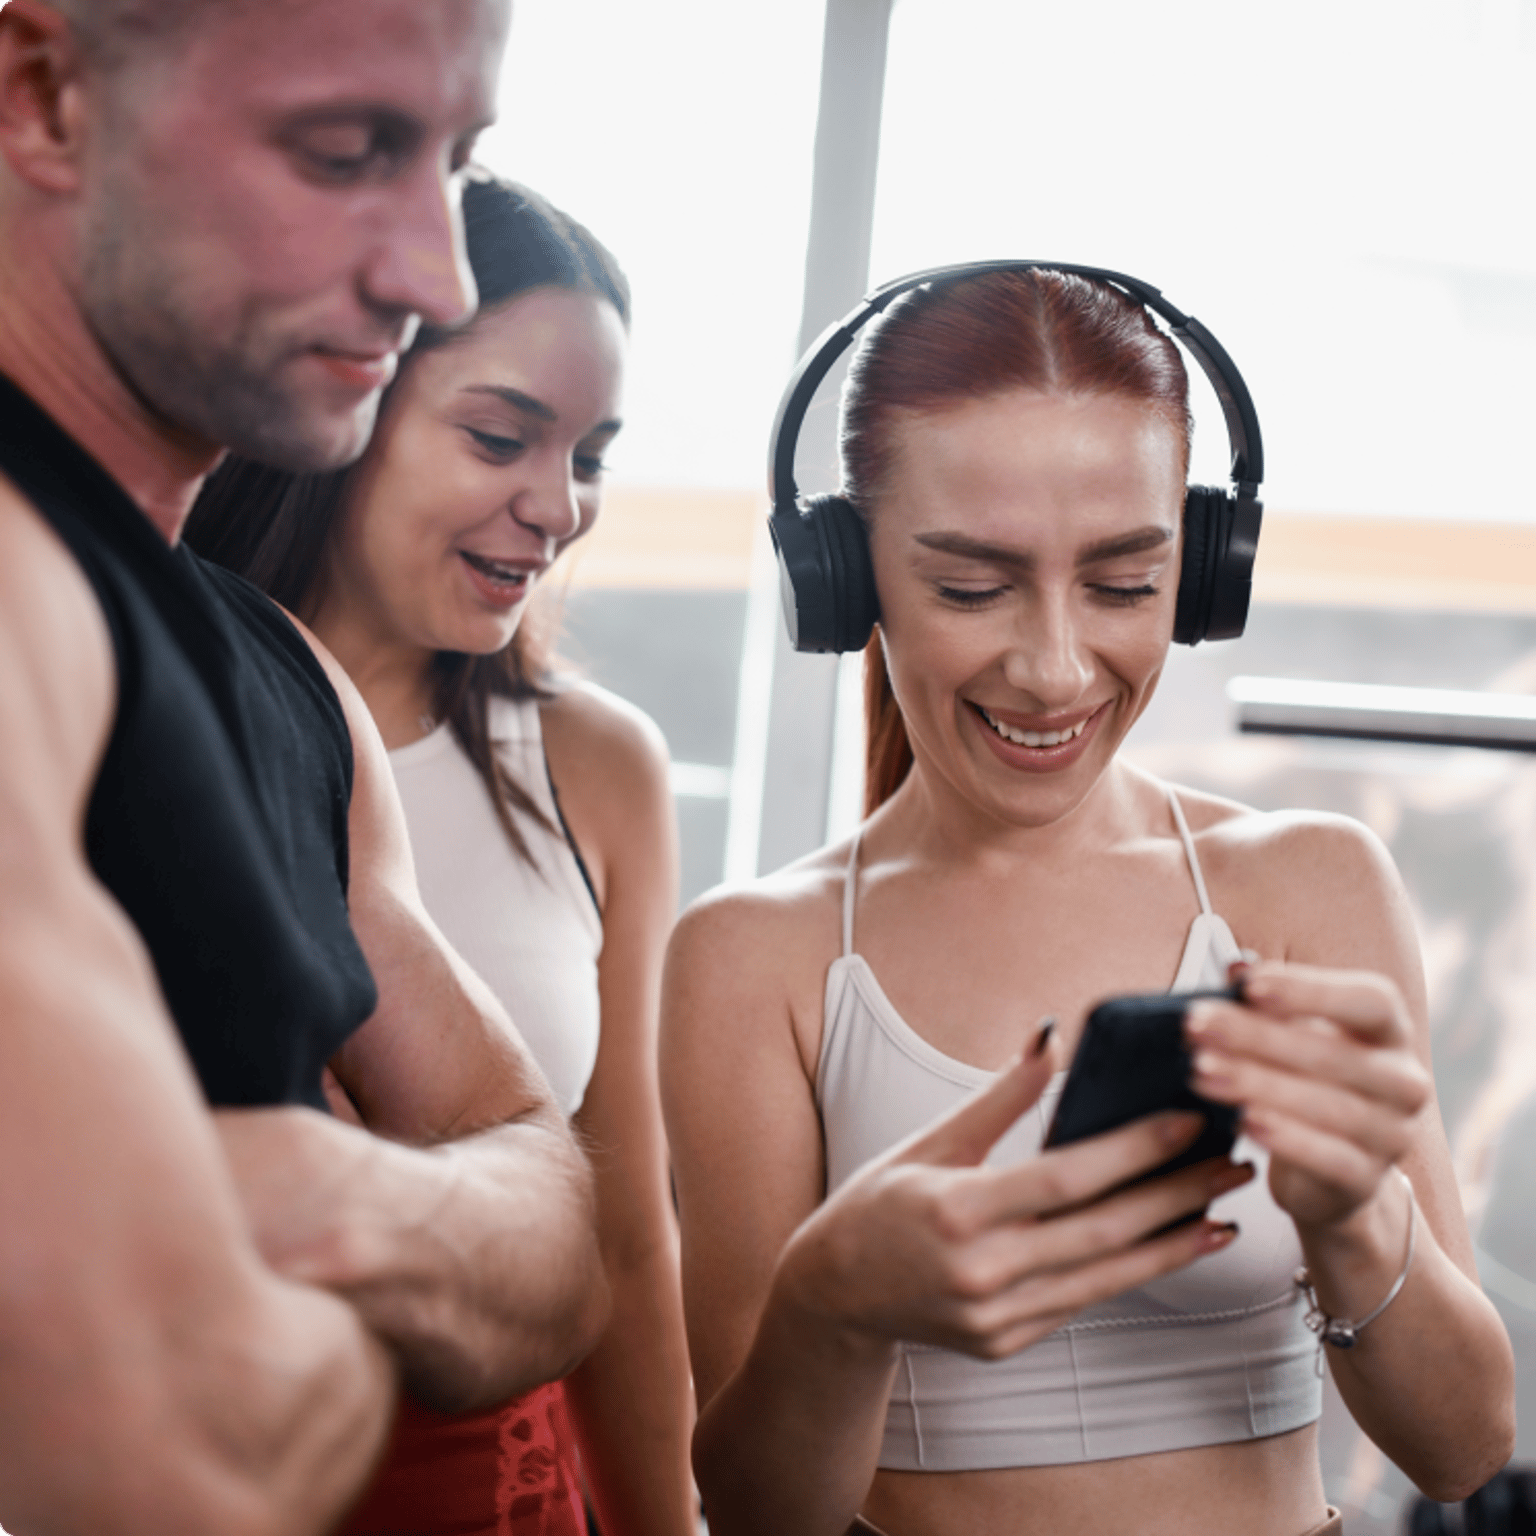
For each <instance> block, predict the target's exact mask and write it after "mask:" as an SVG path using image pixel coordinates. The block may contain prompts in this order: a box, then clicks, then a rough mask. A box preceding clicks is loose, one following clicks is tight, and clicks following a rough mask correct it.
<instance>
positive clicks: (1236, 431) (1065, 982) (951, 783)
mask: <svg viewBox="0 0 1536 1536" xmlns="http://www.w3.org/2000/svg"><path fill="white" fill-rule="evenodd" d="M1149 310H1151V311H1155V312H1156V313H1157V314H1159V315H1161V316H1162V317H1163V318H1164V319H1165V320H1166V321H1167V322H1168V324H1169V325H1170V327H1171V328H1172V330H1173V333H1174V335H1175V336H1177V337H1178V338H1179V339H1180V340H1181V341H1183V342H1184V344H1185V345H1186V346H1187V347H1188V349H1189V351H1190V353H1191V355H1193V356H1194V357H1195V359H1196V361H1197V362H1198V363H1199V364H1200V365H1201V367H1202V368H1204V369H1205V370H1206V372H1207V373H1208V374H1209V375H1210V377H1211V379H1212V382H1213V383H1214V384H1215V385H1216V388H1217V393H1218V395H1219V396H1220V398H1221V401H1222V404H1223V408H1224V411H1225V413H1226V417H1227V425H1228V430H1229V434H1230V436H1231V440H1232V449H1233V480H1234V485H1233V488H1232V490H1231V491H1227V490H1223V489H1212V488H1208V487H1198V486H1186V485H1185V476H1186V470H1187V465H1188V457H1189V430H1190V428H1189V408H1188V390H1187V378H1186V374H1185V369H1184V364H1183V361H1182V359H1181V356H1180V353H1179V349H1178V347H1177V346H1176V345H1175V344H1174V342H1173V341H1172V340H1171V339H1170V338H1169V337H1168V336H1167V335H1166V334H1165V333H1164V332H1163V331H1161V330H1160V329H1159V328H1158V327H1157V325H1156V324H1155V323H1154V322H1153V320H1152V318H1151V315H1150V314H1149ZM861 328H865V335H864V339H863V342H862V345H861V347H860V349H859V351H858V353H857V354H856V356H855V358H854V361H853V364H852V367H851V369H850V373H849V379H848V385H847V388H846V392H845V396H844V402H843V425H842V463H843V492H842V494H841V495H840V496H837V497H817V498H813V499H811V500H810V501H808V502H800V501H799V500H798V499H797V493H796V488H795V485H794V449H795V438H796V435H797V433H798V429H799V424H800V421H801V420H802V418H803V416H804V413H805V409H806V407H807V405H808V404H809V401H810V398H811V395H812V394H813V393H814V390H815V388H816V385H817V384H818V383H819V381H820V380H821V378H822V377H823V376H824V375H825V373H826V372H827V370H828V368H830V366H831V364H832V362H833V361H834V360H835V358H836V357H837V356H838V354H840V353H841V352H842V351H844V350H845V349H846V348H847V347H848V346H849V345H851V343H852V341H853V339H854V336H855V333H856V332H858V331H859V330H860V329H861ZM772 472H773V478H774V486H775V492H776V494H775V511H774V518H773V531H774V536H775V542H776V545H777V547H778V549H779V552H780V557H781V564H782V570H783V577H784V590H785V606H786V614H787V616H788V618H789V622H790V626H791V632H792V635H793V637H794V638H795V641H796V643H797V644H798V645H799V646H800V648H801V649H812V650H851V649H855V648H857V647H859V646H862V645H865V643H866V642H868V649H867V667H868V673H867V686H868V705H869V708H868V723H869V728H870V729H869V741H870V763H869V774H868V797H867V810H868V816H867V819H866V820H865V822H864V824H863V825H862V827H861V828H860V829H859V831H858V832H857V834H856V835H855V836H854V837H853V838H852V839H851V840H850V841H849V842H847V843H845V844H843V845H841V846H839V847H834V848H830V849H826V850H823V851H822V852H820V853H817V854H814V855H812V856H810V857H809V858H806V859H803V860H801V861H800V862H798V863H797V864H794V865H791V866H790V867H789V868H787V869H785V870H782V871H780V872H779V873H777V874H775V875H772V876H769V877H767V878H765V879H762V880H759V881H757V882H755V883H754V884H752V885H750V886H748V887H745V888H742V889H737V890H730V891H725V892H723V893H718V894H716V895H714V896H711V897H709V898H706V899H705V900H704V901H703V902H701V903H699V904H697V905H696V906H695V907H694V908H693V909H692V910H691V911H690V912H689V913H688V914H686V915H685V917H684V919H683V921H682V923H681V924H680V926H679V928H678V930H677V932H676V934H675V936H674V938H673V942H672V948H671V953H670V957H669V961H668V976H667V984H666V997H665V1003H664V1013H663V1042H662V1048H663V1057H662V1064H663V1093H664V1100H665V1106H666V1111H667V1118H668V1126H669V1131H670V1134H671V1139H672V1146H673V1155H674V1164H675V1169H676V1183H677V1193H678V1201H679V1207H680V1210H681V1215H682V1221H683V1240H684V1282H685V1292H686V1300H687V1308H688V1324H689V1335H690V1343H691V1348H692V1353H693V1365H694V1373H695V1381H696V1386H697V1391H698V1400H699V1403H700V1406H701V1416H700V1424H699V1429H698V1433H697V1435H696V1437H695V1444H694V1460H695V1468H696V1471H697V1474H698V1478H699V1482H700V1486H701V1489H702V1491H703V1494H704V1499H705V1507H706V1513H707V1514H708V1517H709V1521H710V1529H711V1532H712V1533H713V1536H737V1533H747V1532H764V1533H769V1532H772V1533H782V1532H788V1531H793V1532H795V1533H796V1536H818V1533H820V1536H839V1533H841V1532H843V1531H844V1530H845V1529H847V1528H848V1527H849V1525H850V1522H854V1524H855V1525H857V1526H860V1527H863V1528H868V1527H870V1526H873V1527H874V1528H876V1529H880V1530H884V1531H887V1532H889V1533H890V1536H961V1533H965V1536H973V1533H991V1532H998V1533H1002V1532H1007V1533H1008V1536H1046V1533H1052V1536H1057V1533H1062V1532H1069V1531H1070V1532H1079V1531H1081V1532H1099V1531H1116V1532H1120V1531H1124V1532H1137V1531H1146V1532H1152V1531H1156V1532H1191V1533H1197V1536H1218V1533H1228V1532H1231V1531H1233V1530H1235V1529H1239V1528H1241V1529H1242V1530H1244V1531H1245V1533H1247V1536H1302V1533H1304V1532H1313V1531H1335V1530H1338V1529H1339V1526H1338V1523H1337V1516H1336V1515H1335V1514H1334V1513H1333V1512H1332V1511H1330V1510H1328V1509H1327V1508H1326V1505H1325V1501H1324V1497H1323V1489H1322V1481H1321V1476H1320V1472H1319V1468H1318V1457H1317V1443H1316V1440H1317V1431H1316V1421H1317V1418H1318V1414H1319V1412H1320V1409H1321V1389H1322V1383H1321V1369H1322V1360H1323V1358H1324V1357H1326V1359H1327V1362H1328V1364H1329V1366H1330V1367H1331V1368H1332V1371H1333V1374H1334V1379H1335V1381H1336V1383H1337V1385H1338V1387H1339V1390H1340V1391H1341V1393H1342V1394H1343V1396H1344V1398H1345V1400H1346V1402H1347V1403H1348V1404H1349V1406H1350V1408H1351V1410H1352V1411H1353V1412H1354V1414H1355V1416H1356V1418H1357V1419H1358V1420H1359V1421H1360V1423H1361V1424H1362V1426H1363V1427H1364V1428H1365V1429H1366V1431H1367V1432H1368V1433H1369V1434H1370V1435H1371V1436H1372V1438H1373V1439H1374V1440H1375V1441H1376V1443H1377V1444H1378V1445H1380V1446H1381V1447H1382V1448H1383V1449H1384V1450H1385V1451H1386V1452H1387V1453H1388V1454H1389V1455H1391V1456H1392V1457H1393V1459H1394V1460H1396V1461H1397V1462H1398V1464H1399V1465H1400V1466H1402V1467H1403V1468H1404V1470H1405V1471H1407V1472H1408V1473H1409V1475H1410V1476H1412V1477H1413V1478H1414V1480H1415V1481H1416V1482H1417V1483H1418V1484H1419V1485H1420V1486H1421V1487H1422V1488H1424V1489H1425V1490H1426V1491H1427V1492H1430V1493H1431V1494H1432V1495H1433V1496H1435V1497H1437V1498H1443V1499H1450V1498H1459V1497H1461V1496H1463V1495H1464V1494H1465V1493H1466V1492H1468V1491H1469V1490H1470V1489H1471V1488H1473V1487H1476V1486H1477V1485H1478V1484H1479V1483H1481V1482H1482V1481H1483V1480H1484V1479H1485V1478H1486V1477H1487V1476H1489V1475H1490V1474H1491V1473H1492V1472H1493V1471H1494V1470H1495V1469H1496V1468H1497V1467H1498V1466H1500V1465H1501V1464H1502V1462H1503V1460H1504V1459H1505V1457H1506V1456H1507V1455H1508V1453H1509V1448H1510V1444H1511V1437H1512V1433H1513V1428H1512V1426H1513V1386H1512V1379H1513V1378H1512V1365H1511V1359H1510V1352H1509V1344H1508V1340H1507V1339H1506V1337H1505V1335H1504V1332H1503V1329H1502V1326H1501V1324H1500V1323H1499V1321H1498V1318H1497V1315H1496V1314H1495V1313H1494V1312H1493V1310H1492V1308H1491V1307H1490V1306H1489V1305H1488V1303H1487V1302H1486V1301H1485V1299H1484V1298H1483V1296H1482V1295H1481V1293H1480V1291H1479V1289H1478V1286H1477V1281H1476V1272H1475V1270H1474V1268H1473V1266H1472V1261H1471V1250H1470V1244H1469V1241H1468V1238H1467V1233H1466V1229H1465V1225H1464V1222H1463V1220H1462V1216H1461V1211H1460V1207H1459V1204H1458V1200H1457V1195H1456V1189H1455V1185H1454V1181H1453V1180H1452V1177H1451V1172H1450V1166H1449V1158H1448V1155H1447V1151H1446V1145H1445V1138H1444V1134H1443V1131H1442V1129H1441V1127H1440V1122H1439V1118H1438V1115H1437V1113H1436V1110H1435V1107H1434V1102H1433V1088H1432V1080H1431V1077H1430V1074H1429V1052H1428V1036H1427V1025H1426V1020H1425V1004H1424V987H1423V979H1422V973H1421V969H1420V965H1419V960H1418V954H1417V949H1416V945H1415V941H1414V937H1413V932H1412V925H1411V922H1410V919H1409V914H1408V909H1407V904H1406V900H1405V898H1404V895H1403V892H1402V890H1401V886H1400V884H1399V882H1398V879H1397V876H1396V873H1395V871H1394V870H1393V869H1392V866H1391V864H1390V861H1389V860H1388V858H1387V856H1386V854H1385V853H1384V851H1383V850H1382V849H1381V848H1380V846H1379V845H1378V844H1377V843H1376V842H1375V840H1374V839H1373V838H1371V836H1370V835H1369V834H1368V833H1367V832H1365V831H1364V830H1363V829H1362V828H1360V827H1358V826H1356V825H1355V824H1353V823H1350V822H1347V821H1343V820H1341V819H1339V818H1334V817H1323V816H1314V815H1309V814H1303V813H1292V814H1280V815H1260V814H1257V813H1255V812H1252V811H1248V810H1245V809H1244V808H1243V807H1240V806H1237V805H1233V804H1231V803H1229V802H1226V801H1221V800H1217V799H1214V798H1212V797H1210V796H1207V795H1202V794H1198V793H1195V792H1194V791H1191V790H1186V789H1178V788H1175V787H1174V786H1171V785H1167V784H1163V783H1160V782H1158V781H1157V780H1155V779H1152V778H1150V777H1149V776H1148V775H1146V774H1145V773H1142V772H1140V771H1139V770H1137V769H1134V768H1132V767H1131V766H1130V765H1129V764H1128V763H1126V762H1124V761H1123V760H1121V759H1120V757H1119V756H1118V755H1117V754H1118V749H1119V746H1120V744H1121V742H1122V741H1123V739H1124V737H1125V735H1126V732H1127V731H1128V730H1129V729H1130V727H1131V725H1132V724H1133V723H1134V722H1135V720H1136V719H1137V717H1138V716H1139V715H1140V713H1141V711H1142V710H1143V709H1144V708H1145V707H1146V704H1147V701H1148V700H1149V699H1150V697H1151V695H1152V691H1153V689H1154V688H1155V686H1156V684H1157V680H1158V676H1159V674H1160V672H1161V669H1162V666H1163V662H1164V659H1165V657H1166V654H1167V649H1168V645H1169V643H1170V641H1172V640H1179V641H1183V642H1185V643H1189V644H1193V643H1195V642H1197V641H1199V640H1201V639H1203V638H1225V637H1230V636H1232V635H1236V634H1239V633H1241V631H1242V627H1243V622H1244V619H1245V617H1246V613H1247V606H1248V585H1249V576H1250V572H1251V568H1252V562H1253V554H1254V547H1255V544H1256V541H1257V536H1258V525H1259V516H1260V513H1259V504H1258V500H1257V495H1258V482H1259V480H1260V478H1261V476H1262V449H1261V446H1260V438H1259V430H1258V422H1257V418H1256V416H1255V414H1254V411H1253V407H1252V403H1251V401H1250V400H1249V397H1248V391H1247V389H1246V388H1245V387H1244V385H1243V381H1242V379H1241V377H1240V376H1239V375H1238V373H1237V370H1236V368H1235V367H1234V366H1233V365H1232V363H1231V360H1230V359H1229V358H1228V357H1227V355H1226V353H1225V352H1224V351H1223V350H1222V349H1221V347H1220V346H1219V345H1218V344H1217V343H1216V341H1215V339H1214V338H1213V337H1211V336H1210V334H1209V333H1208V332H1207V331H1205V329H1204V327H1202V326H1201V325H1200V324H1199V322H1198V321H1195V320H1193V319H1191V318H1190V317H1188V316H1185V315H1183V314H1182V313H1180V312H1179V311H1178V310H1176V309H1174V308H1173V307H1172V306H1171V305H1169V304H1167V302H1166V301H1165V300H1163V299H1162V297H1161V295H1160V294H1159V293H1158V292H1157V290H1155V289H1152V288H1149V287H1147V286H1146V285H1145V284H1142V283H1139V282H1137V281H1136V280H1134V279H1130V278H1125V277H1123V276H1120V275H1118V274H1114V273H1107V272H1102V271H1099V270H1096V269H1085V268H1046V267H1044V266H1042V265H1040V264H1037V263H1028V262H1006V263H985V264H981V265H979V266H976V267H968V268H960V269H946V270H942V271H938V272H929V273H922V274H918V275H916V276H915V277H913V278H909V279H905V280H903V281H901V282H899V283H895V284H892V285H890V286H889V287H888V288H886V289H882V290H880V291H879V292H877V293H876V294H874V295H872V296H871V298H870V299H869V300H868V301H866V303H865V304H864V305H863V306H861V308H860V309H859V310H857V311H855V313H854V314H853V315H852V316H850V317H849V319H848V320H847V321H845V322H844V323H843V324H842V325H841V326H839V327H834V328H833V330H832V331H830V332H829V333H828V335H827V336H826V337H825V338H823V341H822V342H821V343H820V344H819V346H818V348H817V349H815V350H814V351H813V352H812V354H811V355H810V356H809V357H808V359H807V360H806V362H805V363H804V364H802V367H801V369H800V371H799V372H798V373H797V375H796V377H795V379H794V381H792V383H791V385H790V388H789V391H788V393H787V394H786V397H785V404H784V407H783V409H782V410H781V415H780V422H779V426H778V429H777V431H776V434H775V442H774V448H773V454H772ZM877 622H878V630H876V631H875V633H874V637H873V638H872V639H871V630H872V628H873V626H874V625H875V624H876V623H877ZM1254 955H1256V956H1258V957H1262V958H1260V959H1259V960H1257V961H1256V962H1255V961H1253V960H1252V956H1254ZM1233 976H1236V977H1237V978H1238V979H1239V980H1240V982H1241V983H1242V986H1243V997H1244V1003H1245V1004H1246V1006H1239V1005H1238V1004H1236V1003H1232V1002H1226V1003H1205V1004H1202V1005H1200V1006H1198V1007H1196V1008H1193V1009H1191V1011H1190V1012H1189V1014H1188V1017H1187V1019H1186V1023H1185V1026H1184V1027H1185V1030H1186V1033H1187V1039H1188V1043H1189V1045H1190V1047H1191V1049H1192V1051H1193V1053H1194V1054H1193V1064H1194V1065H1193V1077H1192V1080H1191V1081H1192V1085H1193V1086H1194V1087H1195V1088H1196V1089H1198V1091H1199V1093H1200V1094H1201V1095H1202V1096H1203V1098H1204V1099H1206V1100H1207V1101H1210V1103H1212V1104H1216V1105H1226V1106H1233V1107H1234V1108H1235V1109H1237V1110H1238V1111H1240V1113H1241V1117H1242V1119H1241V1127H1242V1131H1243V1136H1242V1139H1241V1140H1240V1141H1239V1142H1238V1145H1237V1148H1236V1150H1235V1152H1234V1154H1233V1159H1228V1158H1225V1157H1222V1158H1214V1159H1208V1160H1206V1161H1203V1162H1199V1163H1195V1164H1193V1165H1192V1166H1187V1167H1183V1168H1181V1169H1180V1170H1179V1171H1176V1172H1171V1173H1163V1174H1161V1175H1160V1176H1158V1177H1154V1178H1151V1179H1148V1180H1145V1181H1143V1182H1139V1183H1134V1184H1131V1183H1129V1182H1128V1181H1131V1180H1133V1179H1135V1178H1136V1177H1137V1176H1138V1175H1141V1174H1145V1173H1147V1172H1148V1171H1149V1170H1153V1169H1156V1168H1158V1167H1159V1166H1160V1165H1161V1164H1163V1163H1164V1162H1166V1161H1167V1160H1168V1159H1169V1157H1170V1155H1171V1154H1173V1153H1176V1152H1178V1151H1180V1150H1182V1149H1183V1148H1184V1147H1186V1146H1188V1145H1189V1144H1190V1143H1191V1142H1192V1141H1193V1140H1194V1138H1195V1136H1196V1133H1197V1131H1198V1129H1199V1121H1198V1119H1197V1117H1194V1116H1190V1115H1187V1114H1185V1115H1180V1114H1162V1115H1156V1116H1152V1117H1150V1118H1144V1119H1141V1120H1137V1121H1134V1122H1132V1123H1130V1124H1128V1125H1126V1126H1123V1127H1122V1128H1120V1129H1118V1130H1115V1131H1112V1132H1110V1133H1107V1134H1105V1135H1102V1136H1099V1137H1096V1138H1093V1139H1090V1140H1085V1141H1081V1142H1078V1143H1077V1144H1075V1145H1071V1146H1065V1147H1052V1148H1051V1149H1050V1150H1045V1151H1042V1141H1043V1138H1044V1131H1045V1128H1046V1126H1047V1124H1048V1123H1049V1120H1050V1116H1051V1113H1052V1110H1053V1107H1054V1102H1055V1100H1056V1099H1057V1098H1058V1097H1059V1096H1060V1093H1061V1086H1062V1079H1063V1078H1064V1076H1065V1072H1064V1070H1060V1069H1064V1068H1065V1067H1066V1066H1067V1064H1068V1062H1069V1061H1070V1060H1071V1058H1072V1056H1073V1053H1074V1051H1075V1049H1076V1046H1077V1043H1078V1037H1079V1034H1080V1032H1081V1028H1082V1020H1083V1018H1084V1016H1085V1014H1086V1013H1087V1012H1088V1010H1089V1008H1090V1007H1091V1006H1092V1005H1093V1004H1094V1003H1096V1002H1097V1001H1098V1000H1100V999H1102V998H1105V997H1107V996H1111V995H1114V994H1120V993H1148V992H1163V991H1167V990H1170V989H1171V990H1172V991H1174V992H1179V993H1182V992H1188V991H1196V990H1206V989H1211V988H1216V987H1221V986H1223V985H1224V984H1226V983H1227V981H1228V980H1229V978H1231V977H1233ZM1213 1201H1215V1202H1219V1203H1217V1204H1216V1205H1214V1207H1212V1204H1211V1203H1212V1202H1213ZM1208 1208H1209V1209H1208ZM1302 1270H1304V1271H1305V1273H1304V1274H1302V1273H1299V1272H1300V1271H1302ZM1325 1346H1326V1347H1325Z"/></svg>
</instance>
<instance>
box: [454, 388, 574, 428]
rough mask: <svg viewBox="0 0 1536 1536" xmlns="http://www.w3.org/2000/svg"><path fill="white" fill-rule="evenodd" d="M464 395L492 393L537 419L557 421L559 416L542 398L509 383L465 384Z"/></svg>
mask: <svg viewBox="0 0 1536 1536" xmlns="http://www.w3.org/2000/svg"><path fill="white" fill-rule="evenodd" d="M464 393H465V394H466V395H494V396H495V397H496V398H497V399H498V400H505V401H506V403H507V404H508V405H510V406H512V407H513V408H514V409H516V410H519V411H522V412H523V413H524V414H526V415H528V416H533V417H536V418H537V419H538V420H539V421H558V420H559V419H560V418H559V416H558V415H557V414H556V412H555V408H554V407H553V406H550V405H545V403H544V402H543V401H542V400H539V399H537V398H536V397H535V396H533V395H525V394H524V393H523V391H522V390H520V389H513V388H512V386H511V385H510V384H467V385H465V387H464Z"/></svg>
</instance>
